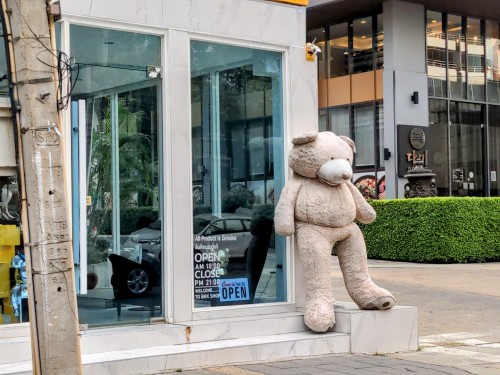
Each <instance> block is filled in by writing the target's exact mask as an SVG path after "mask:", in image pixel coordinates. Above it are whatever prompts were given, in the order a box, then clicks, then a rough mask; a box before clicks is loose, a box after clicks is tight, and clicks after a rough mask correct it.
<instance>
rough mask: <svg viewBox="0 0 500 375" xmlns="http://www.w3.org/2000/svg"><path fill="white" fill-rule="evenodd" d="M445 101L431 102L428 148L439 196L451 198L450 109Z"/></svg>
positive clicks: (432, 100)
mask: <svg viewBox="0 0 500 375" xmlns="http://www.w3.org/2000/svg"><path fill="white" fill-rule="evenodd" d="M446 103H447V102H446V101H445V100H435V99H430V100H429V129H428V132H429V134H428V135H427V137H426V147H427V148H428V152H429V159H428V163H429V168H430V169H432V171H433V172H434V173H435V174H436V178H435V183H436V187H437V190H438V195H439V196H449V195H450V194H449V186H450V184H449V168H448V160H449V158H448V109H447V104H446Z"/></svg>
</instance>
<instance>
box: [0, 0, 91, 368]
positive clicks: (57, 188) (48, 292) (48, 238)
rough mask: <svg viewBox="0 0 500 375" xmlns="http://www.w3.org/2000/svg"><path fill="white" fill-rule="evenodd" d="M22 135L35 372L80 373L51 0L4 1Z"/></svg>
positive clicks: (16, 111) (20, 147)
mask: <svg viewBox="0 0 500 375" xmlns="http://www.w3.org/2000/svg"><path fill="white" fill-rule="evenodd" d="M0 1H1V5H2V15H3V17H2V18H3V19H2V23H3V27H4V37H5V38H6V47H7V48H6V50H7V60H8V62H9V68H10V77H9V79H10V84H11V86H10V87H11V99H12V100H11V103H12V109H13V113H14V120H15V122H16V125H17V134H18V145H17V146H18V150H19V152H18V154H19V155H18V157H19V165H20V174H21V176H20V177H21V178H20V181H21V182H22V183H23V184H22V185H23V186H21V190H22V191H21V201H22V202H21V206H22V207H21V209H22V211H23V212H24V215H22V225H23V233H24V234H25V236H24V243H25V244H24V249H25V254H26V259H27V267H26V268H27V271H28V291H29V293H30V296H29V299H30V311H29V313H30V321H31V324H32V348H33V372H34V373H35V374H42V375H72V374H81V373H82V365H81V354H80V338H79V335H78V333H79V332H78V317H77V313H78V312H77V306H76V295H75V282H74V270H73V265H74V263H73V254H72V246H71V241H70V233H69V227H70V226H69V224H70V223H69V214H68V209H67V208H68V206H67V205H68V203H67V197H66V188H65V180H64V165H63V160H64V158H63V148H62V146H63V140H62V134H61V131H60V130H59V129H60V124H59V116H58V100H57V90H56V78H55V77H57V75H56V74H55V68H54V67H55V66H57V65H56V63H55V62H54V61H55V59H54V57H55V56H56V52H55V51H53V50H52V47H51V33H50V29H51V26H52V25H51V23H52V22H53V19H52V17H51V16H49V14H48V9H49V8H48V4H47V2H46V0H0Z"/></svg>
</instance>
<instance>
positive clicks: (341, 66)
mask: <svg viewBox="0 0 500 375" xmlns="http://www.w3.org/2000/svg"><path fill="white" fill-rule="evenodd" d="M349 43H350V42H349V37H348V24H347V22H344V23H341V24H338V25H333V26H330V28H329V40H328V53H329V55H328V58H329V60H330V61H329V67H330V69H329V78H335V77H341V76H345V75H348V74H349V50H350V47H349V45H350V44H349Z"/></svg>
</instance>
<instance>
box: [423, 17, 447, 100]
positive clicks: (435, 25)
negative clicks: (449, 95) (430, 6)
mask: <svg viewBox="0 0 500 375" xmlns="http://www.w3.org/2000/svg"><path fill="white" fill-rule="evenodd" d="M443 27H444V25H443V16H442V14H441V13H439V12H434V11H427V77H428V89H429V96H431V97H432V96H434V97H446V45H445V33H444V29H443Z"/></svg>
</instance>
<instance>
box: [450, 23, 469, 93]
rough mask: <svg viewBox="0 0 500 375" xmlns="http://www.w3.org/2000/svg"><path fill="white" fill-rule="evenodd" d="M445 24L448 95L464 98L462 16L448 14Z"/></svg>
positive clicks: (463, 34)
mask: <svg viewBox="0 0 500 375" xmlns="http://www.w3.org/2000/svg"><path fill="white" fill-rule="evenodd" d="M447 26H448V28H447V38H448V40H447V47H448V80H449V90H450V95H449V96H450V97H451V98H454V99H465V94H466V91H465V81H466V75H465V69H466V62H465V33H464V31H463V27H462V17H460V16H454V15H451V14H449V15H448V24H447Z"/></svg>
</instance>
